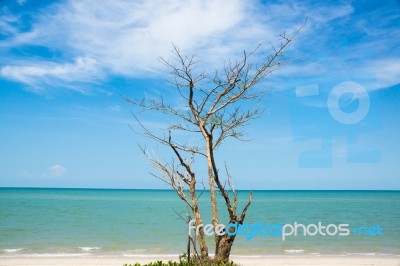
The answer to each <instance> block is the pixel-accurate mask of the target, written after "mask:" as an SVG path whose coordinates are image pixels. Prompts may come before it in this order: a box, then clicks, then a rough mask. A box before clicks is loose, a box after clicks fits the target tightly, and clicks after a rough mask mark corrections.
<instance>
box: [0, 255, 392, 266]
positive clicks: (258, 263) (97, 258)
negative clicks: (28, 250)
mask: <svg viewBox="0 0 400 266" xmlns="http://www.w3.org/2000/svg"><path fill="white" fill-rule="evenodd" d="M21 255H22V254H21ZM21 255H6V256H3V255H2V256H0V266H22V265H26V266H39V265H40V266H50V265H55V266H66V265H83V266H99V265H103V266H122V265H123V264H125V263H127V264H134V263H136V262H139V263H149V262H154V261H157V260H162V261H164V262H167V261H169V260H173V261H178V260H179V258H178V257H177V256H176V255H172V254H171V255H162V254H159V255H157V254H154V255H139V254H138V255H128V256H112V255H89V256H88V255H84V256H76V255H77V254H74V255H75V256H65V254H64V255H62V254H60V256H54V255H53V256H51V255H50V254H48V255H47V256H45V255H42V256H32V255H31V256H29V255H26V256H21ZM55 255H57V254H55ZM231 259H232V260H233V261H234V262H236V263H238V264H239V265H243V266H262V265H275V266H281V265H296V266H303V265H304V266H305V265H324V266H328V265H329V266H334V265H335V266H336V265H356V266H357V265H359V266H361V265H377V266H395V265H396V266H399V265H400V255H362V256H360V255H313V256H311V255H231Z"/></svg>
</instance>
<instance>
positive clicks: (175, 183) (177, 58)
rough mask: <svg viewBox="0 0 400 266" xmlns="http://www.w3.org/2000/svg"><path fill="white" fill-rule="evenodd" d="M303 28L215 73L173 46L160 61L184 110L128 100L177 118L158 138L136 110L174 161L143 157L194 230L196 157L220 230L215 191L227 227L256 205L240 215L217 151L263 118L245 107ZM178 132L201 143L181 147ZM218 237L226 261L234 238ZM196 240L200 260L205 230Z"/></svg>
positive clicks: (254, 109)
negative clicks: (189, 213)
mask: <svg viewBox="0 0 400 266" xmlns="http://www.w3.org/2000/svg"><path fill="white" fill-rule="evenodd" d="M300 29H301V28H300ZM300 29H299V30H300ZM299 30H297V31H296V32H295V33H294V34H292V35H289V36H288V35H286V34H285V33H283V34H282V35H280V45H279V46H274V45H272V44H271V46H270V47H271V51H272V54H271V55H270V56H266V55H264V54H263V52H264V51H263V49H264V48H265V47H264V46H262V45H259V46H258V47H257V48H256V49H255V50H253V51H252V52H247V51H244V52H243V55H242V56H241V58H240V59H239V60H237V61H234V62H231V61H229V62H228V63H226V64H225V67H224V68H223V69H222V70H220V71H217V70H215V71H213V72H207V71H198V70H197V67H198V66H199V62H198V61H196V58H195V56H186V55H183V54H182V53H181V51H180V50H179V48H178V47H177V46H175V45H174V46H173V50H172V52H173V57H172V58H171V59H169V60H166V59H161V61H162V63H163V64H165V65H166V66H167V67H168V68H169V70H170V71H171V73H170V74H171V77H172V79H170V80H169V82H170V83H171V84H173V86H174V87H175V88H176V96H177V97H179V98H180V99H182V100H183V101H184V102H185V106H184V108H182V107H180V108H178V107H175V106H172V105H171V104H169V103H167V102H165V101H164V99H163V97H162V96H161V97H160V98H159V99H157V100H155V99H146V98H144V99H141V100H138V99H133V100H131V99H126V101H128V102H129V103H131V104H133V105H135V106H137V107H139V108H140V109H142V110H150V111H155V112H159V113H161V114H163V115H169V116H172V117H173V118H176V119H174V120H173V122H172V123H171V124H170V125H169V127H168V128H167V129H166V131H165V133H164V135H162V136H160V135H158V134H156V133H154V132H152V131H151V130H149V129H148V128H147V127H146V126H145V125H144V124H143V123H142V122H141V121H140V120H139V119H138V117H137V116H136V115H135V113H134V112H133V115H134V117H135V119H136V120H137V122H138V123H139V125H140V126H141V128H142V130H143V133H144V135H145V136H147V137H149V138H151V139H153V140H155V141H156V142H158V143H160V144H162V145H165V146H167V147H168V148H169V149H170V150H171V151H172V153H173V155H174V158H175V159H173V160H172V161H171V162H164V161H161V160H160V159H158V158H157V156H156V155H155V154H154V153H151V152H149V151H148V150H146V149H145V148H142V151H143V153H144V154H145V155H146V156H147V157H148V159H149V161H150V162H151V164H152V165H153V166H154V168H155V169H157V170H158V172H159V175H156V176H157V177H158V178H160V179H162V180H163V181H164V182H166V183H167V184H168V185H169V186H170V187H171V188H173V189H174V190H175V191H176V193H177V195H178V196H179V198H180V199H182V200H183V201H184V202H185V203H186V204H187V206H188V207H189V209H190V210H191V211H192V213H193V217H194V219H195V225H196V226H198V225H200V224H202V223H203V222H202V218H201V213H200V210H199V200H198V197H199V195H198V187H199V185H198V181H199V180H201V179H198V177H197V176H196V173H195V171H194V168H193V164H194V159H195V158H197V157H203V158H205V161H206V164H207V173H208V189H209V191H210V204H211V211H212V224H213V225H214V226H217V225H218V224H219V223H220V222H219V212H218V208H217V193H220V194H221V195H222V198H223V201H224V203H225V206H226V210H227V212H228V214H229V221H228V223H238V224H242V223H243V221H244V219H245V217H246V212H247V210H248V208H249V206H250V204H251V201H252V193H251V192H250V195H249V197H248V200H247V203H246V204H245V205H244V208H243V209H242V210H240V211H238V195H237V192H236V191H235V189H234V187H233V182H232V178H231V176H230V174H229V172H228V169H227V167H226V164H225V170H226V171H225V172H226V174H225V177H223V176H222V175H223V174H222V173H221V171H219V168H218V166H217V165H218V164H217V162H216V158H215V152H216V150H217V149H218V148H219V147H220V146H221V145H222V144H223V142H224V140H226V139H228V138H234V139H238V140H243V138H244V136H245V134H244V133H245V132H244V127H245V126H246V125H247V124H248V122H249V121H250V120H252V119H254V118H256V117H258V116H259V114H260V107H259V105H258V104H253V105H251V106H252V107H251V108H247V107H246V106H250V105H249V104H244V102H246V101H259V100H260V98H261V97H262V96H263V95H264V94H265V90H260V89H259V88H257V86H256V85H257V84H259V83H260V81H262V80H264V79H265V78H267V77H268V76H269V75H270V74H271V73H272V72H274V71H275V70H277V69H278V68H279V67H281V66H282V65H283V64H285V63H286V62H287V61H285V60H283V58H282V55H283V52H284V51H285V50H286V48H287V47H288V45H289V44H290V43H291V42H292V41H293V40H294V38H295V37H296V35H297V34H298V32H299ZM260 59H261V63H259V64H256V63H255V62H256V61H257V62H260ZM177 131H180V132H184V133H186V136H189V137H193V136H195V137H198V138H199V141H198V142H197V143H192V142H191V141H187V142H184V143H182V142H180V141H178V139H181V138H182V137H180V138H178V137H176V136H177V134H176V132H177ZM180 135H182V133H181V134H180ZM226 185H227V186H226ZM225 224H226V223H225ZM214 237H215V245H216V248H215V257H214V259H215V260H216V261H228V260H229V255H230V252H231V248H232V245H233V242H234V240H235V236H234V235H233V236H231V235H228V234H224V235H217V234H215V235H214ZM197 239H198V244H199V248H200V254H201V257H203V258H208V247H207V243H206V241H205V235H204V231H203V229H202V228H201V229H200V230H199V235H198V236H197Z"/></svg>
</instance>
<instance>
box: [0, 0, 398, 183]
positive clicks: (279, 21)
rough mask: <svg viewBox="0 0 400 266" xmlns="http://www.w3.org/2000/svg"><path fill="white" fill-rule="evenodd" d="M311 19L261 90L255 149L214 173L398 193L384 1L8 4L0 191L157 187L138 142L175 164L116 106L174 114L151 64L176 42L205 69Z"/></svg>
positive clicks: (392, 25)
mask: <svg viewBox="0 0 400 266" xmlns="http://www.w3.org/2000/svg"><path fill="white" fill-rule="evenodd" d="M306 18H307V24H306V26H305V27H304V29H303V30H302V31H301V32H300V35H299V36H298V38H297V40H296V42H295V43H293V44H292V45H291V46H290V48H289V49H288V51H287V53H286V54H285V56H286V57H287V58H292V59H294V60H293V61H291V62H290V63H289V64H288V65H286V66H284V67H283V68H281V69H279V70H278V71H277V72H276V73H274V74H273V75H272V76H271V77H270V78H268V79H267V80H266V81H265V82H263V83H262V84H260V86H261V89H266V90H270V91H272V93H270V94H268V95H267V96H266V97H265V98H264V99H263V102H262V105H263V108H264V110H265V112H264V115H263V116H262V117H261V118H259V119H258V120H256V121H253V122H252V123H251V124H250V125H249V126H248V128H247V132H248V134H249V136H250V137H251V138H252V141H250V142H234V141H229V142H227V143H226V144H225V146H224V147H223V148H222V149H221V150H219V151H218V159H219V160H220V163H223V161H226V162H227V164H228V166H230V169H231V174H232V175H233V176H234V178H235V183H236V187H237V188H242V189H400V167H399V166H398V163H399V159H398V158H399V151H400V137H399V136H400V134H399V133H400V124H399V122H398V121H399V120H398V117H400V109H399V104H400V75H399V73H400V2H399V1H391V0H388V1H256V0H251V1H247V0H246V1H245V0H234V1H228V0H221V1H175V0H167V1H144V0H141V1H122V0H115V1H102V2H101V3H100V2H98V1H89V0H79V1H78V0H68V1H30V0H16V1H9V0H3V1H1V2H0V126H1V129H0V158H1V161H2V162H1V165H0V186H28V187H92V188H166V187H165V185H164V184H162V183H161V182H160V181H159V180H157V179H155V178H153V177H152V176H150V175H149V171H152V169H151V168H150V166H149V165H148V164H147V162H146V160H145V159H144V158H143V156H142V155H141V153H140V151H139V149H138V146H137V144H145V145H147V147H151V149H152V150H153V151H154V152H156V153H157V154H159V156H160V157H165V158H167V159H168V158H169V157H170V156H171V154H170V153H168V151H165V150H163V149H162V147H158V146H157V145H156V144H155V143H152V142H151V141H149V140H147V139H145V138H144V137H142V136H140V135H138V134H135V133H134V132H132V130H131V129H130V127H129V125H130V124H131V125H134V124H135V123H134V121H133V119H132V116H131V113H130V111H131V106H129V105H128V104H127V103H125V102H124V101H123V100H121V96H126V97H131V98H134V97H142V96H149V95H158V94H160V93H164V94H166V97H167V99H169V100H170V101H172V102H173V103H174V104H177V105H179V102H174V101H176V98H174V96H173V95H172V93H173V92H172V91H171V88H168V86H167V85H166V83H165V81H164V80H165V78H167V71H166V69H165V68H164V67H163V66H162V64H160V62H159V57H160V56H162V57H165V58H168V56H169V55H170V52H169V51H170V49H171V44H172V43H175V44H177V45H178V46H179V47H180V48H181V50H182V51H184V52H186V53H188V54H190V53H195V54H196V55H197V56H198V58H199V59H201V64H200V66H202V67H204V68H206V69H207V70H213V69H218V68H220V67H222V66H223V65H224V62H227V60H228V59H229V58H235V57H236V56H237V55H238V54H240V53H241V52H242V51H243V49H247V50H251V49H253V48H255V47H256V46H257V45H258V44H260V43H261V44H267V43H268V42H272V43H276V42H277V41H278V36H279V34H280V33H282V32H283V31H286V32H289V33H290V32H293V31H294V30H295V29H297V28H298V27H299V26H300V25H301V24H302V23H303V21H304V20H305V19H306ZM255 63H257V62H255ZM210 68H211V69H210ZM143 119H144V120H145V122H146V123H147V124H149V125H152V126H153V127H154V128H157V127H158V128H159V127H163V126H165V125H166V123H167V121H168V120H167V119H166V118H163V117H160V116H144V117H143ZM221 165H222V164H221ZM202 171H203V170H201V168H200V169H199V176H204V173H203V172H202Z"/></svg>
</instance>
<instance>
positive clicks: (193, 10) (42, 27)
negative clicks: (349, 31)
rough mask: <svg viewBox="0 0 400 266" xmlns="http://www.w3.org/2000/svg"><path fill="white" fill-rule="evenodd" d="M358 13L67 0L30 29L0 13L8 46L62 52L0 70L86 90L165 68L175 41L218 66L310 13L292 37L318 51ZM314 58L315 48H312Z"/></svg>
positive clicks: (318, 68) (177, 1)
mask: <svg viewBox="0 0 400 266" xmlns="http://www.w3.org/2000/svg"><path fill="white" fill-rule="evenodd" d="M353 12H354V8H353V7H352V6H351V5H350V4H341V5H339V4H337V5H332V4H318V3H307V2H299V1H285V2H282V3H275V4H261V3H259V2H258V1H256V0H253V1H247V0H216V1H201V0H189V1H184V0H164V1H161V0H159V1H146V0H136V1H126V0H114V1H103V2H102V4H101V5H93V1H91V0H68V1H65V2H60V3H56V4H53V5H50V6H49V7H48V8H47V9H45V10H43V12H41V13H38V14H39V15H37V17H36V20H35V22H34V23H33V25H32V27H31V29H30V30H29V31H27V32H20V30H19V29H18V28H17V27H15V26H14V25H16V24H17V23H15V20H18V17H15V16H12V15H11V14H7V15H6V16H2V17H1V18H0V26H1V27H2V28H4V29H6V30H7V33H8V34H10V35H11V36H12V37H11V38H7V39H6V40H4V41H2V42H1V43H0V47H2V48H3V49H4V51H6V50H7V49H10V48H14V47H21V46H24V45H34V46H35V45H37V46H44V47H47V48H49V49H50V50H51V51H56V52H60V53H61V54H62V58H64V61H61V60H62V59H60V58H58V59H57V61H50V60H51V59H44V60H43V61H42V60H38V58H35V59H32V58H23V60H16V59H15V58H8V57H7V56H5V57H4V56H3V59H0V64H1V65H3V66H2V67H0V76H2V77H4V78H7V79H12V80H15V81H18V82H22V83H25V84H27V85H28V86H29V88H30V89H33V90H38V88H40V87H41V86H40V85H41V84H45V85H50V86H57V87H58V86H61V87H64V88H68V89H75V90H81V91H82V92H85V91H86V90H87V89H83V88H85V87H87V86H73V83H79V82H83V83H93V82H95V81H102V80H104V79H106V78H107V76H108V75H123V76H128V77H138V76H143V75H151V74H152V73H153V74H154V73H159V71H161V67H162V66H161V64H160V62H159V60H158V58H159V56H162V57H168V56H169V55H170V48H171V44H172V43H175V44H177V45H178V46H179V47H180V48H181V49H182V50H183V51H184V52H185V53H186V52H187V53H191V52H195V53H196V54H198V55H199V56H201V59H202V62H203V63H204V64H206V65H209V66H212V69H215V68H218V67H220V66H222V65H223V64H224V63H225V62H224V61H226V60H227V59H228V58H232V57H234V55H235V54H240V53H241V51H243V49H252V48H254V47H256V46H257V45H258V44H259V43H261V42H266V41H276V40H277V37H278V35H279V34H280V33H281V32H282V31H283V30H286V31H287V32H292V31H293V30H295V29H297V28H298V27H299V25H300V24H301V23H302V22H303V21H304V19H305V18H306V17H308V23H307V25H306V27H305V28H304V29H303V31H302V33H301V36H300V37H301V38H302V40H301V44H299V43H300V42H297V43H294V45H293V47H292V50H298V51H300V52H301V47H300V46H301V45H303V46H304V45H305V46H307V47H312V48H310V49H311V50H312V51H317V53H318V50H320V51H323V49H324V48H326V47H324V45H326V42H327V40H326V39H323V38H326V36H325V34H320V31H319V29H320V28H321V27H323V26H324V25H327V24H329V23H330V22H331V21H333V20H338V19H345V18H347V17H349V16H350V15H352V13H353ZM326 34H328V35H329V33H326ZM331 37H332V36H331ZM333 37H334V36H333ZM333 37H332V38H333ZM303 49H304V48H303ZM307 49H308V48H307ZM312 56H316V54H315V53H314V52H313V53H312ZM335 56H336V55H333V56H331V57H332V58H335ZM65 58H75V59H72V60H71V59H68V60H67V61H66V60H65ZM321 63H322V64H323V63H324V62H321ZM321 63H316V62H315V60H314V61H312V60H307V61H305V62H304V63H303V64H302V65H301V66H300V65H299V66H294V67H291V68H287V70H286V71H284V72H282V73H283V74H284V75H291V73H293V71H294V72H296V73H298V74H299V73H300V75H307V74H309V73H312V74H315V73H321V72H323V69H324V66H323V65H321ZM343 64H345V63H343ZM325 68H326V66H325ZM395 82H396V81H395ZM71 83H72V85H71ZM81 85H82V84H81Z"/></svg>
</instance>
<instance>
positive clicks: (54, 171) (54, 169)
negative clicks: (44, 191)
mask: <svg viewBox="0 0 400 266" xmlns="http://www.w3.org/2000/svg"><path fill="white" fill-rule="evenodd" d="M66 173H67V168H65V167H63V166H61V165H59V164H55V165H53V166H50V167H49V170H48V174H47V175H46V176H48V177H62V176H64V175H65V174H66Z"/></svg>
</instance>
